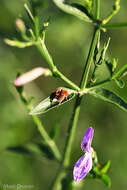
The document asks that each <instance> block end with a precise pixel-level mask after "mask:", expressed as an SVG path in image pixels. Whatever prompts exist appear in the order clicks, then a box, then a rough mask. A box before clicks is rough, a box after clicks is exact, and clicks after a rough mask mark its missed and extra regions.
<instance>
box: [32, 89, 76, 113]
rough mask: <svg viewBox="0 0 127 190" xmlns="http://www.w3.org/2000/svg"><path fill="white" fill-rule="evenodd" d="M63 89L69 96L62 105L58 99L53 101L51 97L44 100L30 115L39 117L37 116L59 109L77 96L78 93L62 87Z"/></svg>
mask: <svg viewBox="0 0 127 190" xmlns="http://www.w3.org/2000/svg"><path fill="white" fill-rule="evenodd" d="M61 88H62V89H63V90H66V91H67V92H68V94H69V95H68V97H67V99H64V100H63V101H62V102H61V103H59V102H58V100H57V99H51V96H49V97H48V98H46V99H44V100H42V101H41V102H40V103H39V104H38V105H37V106H36V107H35V108H33V109H32V110H31V112H30V113H29V114H30V115H37V114H41V113H45V112H47V111H49V110H51V109H53V108H55V107H58V106H60V105H62V104H64V103H65V102H68V101H70V100H71V99H72V98H74V97H75V95H76V94H77V92H76V91H74V90H71V89H68V88H64V87H61Z"/></svg>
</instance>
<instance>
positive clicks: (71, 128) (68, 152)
mask: <svg viewBox="0 0 127 190" xmlns="http://www.w3.org/2000/svg"><path fill="white" fill-rule="evenodd" d="M81 99H82V96H81V95H78V96H77V98H76V102H75V106H74V111H73V114H72V118H71V120H70V124H69V128H68V136H67V140H66V144H65V151H64V156H63V163H62V165H63V167H65V168H66V167H68V166H69V164H70V156H71V150H72V145H73V140H74V137H75V132H76V126H77V122H78V117H79V112H80V104H81Z"/></svg>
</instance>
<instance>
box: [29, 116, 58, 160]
mask: <svg viewBox="0 0 127 190" xmlns="http://www.w3.org/2000/svg"><path fill="white" fill-rule="evenodd" d="M32 119H33V121H34V123H35V125H36V126H37V129H38V131H39V133H40V134H41V136H42V137H43V139H44V142H45V143H46V145H47V146H48V147H49V148H50V150H51V151H52V153H53V155H54V156H55V158H56V159H57V160H58V161H60V160H61V154H60V152H59V150H58V148H57V146H56V144H55V142H54V141H53V140H52V139H51V138H50V137H49V135H48V133H47V132H46V131H45V129H44V126H43V125H42V123H41V121H40V119H39V118H38V117H37V116H36V115H32Z"/></svg>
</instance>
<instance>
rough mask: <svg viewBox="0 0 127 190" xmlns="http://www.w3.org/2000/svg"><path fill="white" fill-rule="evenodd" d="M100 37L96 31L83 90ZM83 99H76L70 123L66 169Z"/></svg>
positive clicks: (85, 70) (83, 81)
mask: <svg viewBox="0 0 127 190" xmlns="http://www.w3.org/2000/svg"><path fill="white" fill-rule="evenodd" d="M98 35H99V29H96V30H95V32H94V34H93V39H92V42H91V46H90V50H89V54H88V58H87V62H86V65H85V69H84V72H83V76H82V79H81V88H82V89H85V87H86V83H87V79H88V74H89V70H90V66H91V61H92V58H93V54H94V49H95V46H96V43H97V39H98ZM81 99H82V95H79V96H78V97H77V99H76V103H75V107H74V112H73V115H72V119H71V122H70V125H69V129H68V138H67V142H66V148H65V153H64V159H63V166H64V167H68V166H69V161H70V155H71V149H72V144H73V139H74V136H75V131H76V125H77V121H78V116H79V111H80V104H81Z"/></svg>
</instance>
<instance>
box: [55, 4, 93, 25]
mask: <svg viewBox="0 0 127 190" xmlns="http://www.w3.org/2000/svg"><path fill="white" fill-rule="evenodd" d="M53 2H54V3H55V4H56V6H57V7H58V8H60V9H61V10H62V11H64V12H66V13H68V14H71V15H74V16H76V17H78V18H79V19H81V20H83V21H86V22H92V20H91V19H90V18H89V17H88V16H87V15H86V14H85V12H83V11H81V10H80V9H79V8H76V7H73V6H71V5H69V4H66V3H65V2H64V0H53Z"/></svg>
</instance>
